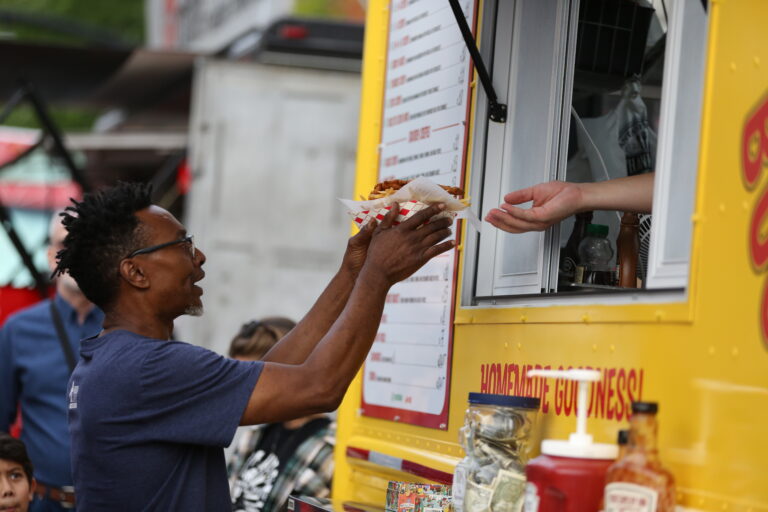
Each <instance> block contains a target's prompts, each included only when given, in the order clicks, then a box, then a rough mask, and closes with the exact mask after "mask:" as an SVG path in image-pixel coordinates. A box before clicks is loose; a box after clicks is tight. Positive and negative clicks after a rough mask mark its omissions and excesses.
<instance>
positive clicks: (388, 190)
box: [368, 180, 464, 200]
mask: <svg viewBox="0 0 768 512" xmlns="http://www.w3.org/2000/svg"><path fill="white" fill-rule="evenodd" d="M410 181H411V180H386V181H382V182H381V183H377V184H376V186H375V187H373V190H372V191H371V193H370V194H368V199H369V200H370V199H381V198H382V197H387V196H391V195H392V194H394V193H395V192H397V191H398V190H400V189H401V188H402V187H404V186H405V185H406V184H407V183H409V182H410ZM440 187H441V188H442V189H443V190H445V191H446V192H448V193H449V194H451V195H452V196H456V197H459V198H461V197H463V196H464V190H463V189H461V188H459V187H448V186H446V185H440Z"/></svg>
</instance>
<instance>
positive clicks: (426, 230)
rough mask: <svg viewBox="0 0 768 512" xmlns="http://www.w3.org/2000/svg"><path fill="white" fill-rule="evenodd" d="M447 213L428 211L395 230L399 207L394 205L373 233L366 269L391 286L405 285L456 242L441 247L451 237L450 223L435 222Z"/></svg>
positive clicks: (438, 207)
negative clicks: (431, 260) (404, 282)
mask: <svg viewBox="0 0 768 512" xmlns="http://www.w3.org/2000/svg"><path fill="white" fill-rule="evenodd" d="M444 209H445V206H444V205H442V204H436V205H432V206H430V207H429V208H426V209H424V210H422V211H420V212H419V213H417V214H416V215H414V216H413V217H411V218H410V219H408V220H406V221H405V222H403V223H401V224H400V225H399V226H392V224H393V223H394V221H395V218H396V217H397V215H398V212H399V210H400V206H399V205H398V204H397V203H395V204H393V205H392V208H391V210H390V212H389V213H388V214H387V216H386V217H384V219H383V220H382V221H381V223H380V224H379V225H378V226H377V227H376V229H375V230H374V231H373V236H372V240H371V243H370V246H369V248H368V257H367V259H366V262H365V265H364V269H366V270H370V271H374V272H377V273H379V274H380V275H382V276H383V277H384V278H385V279H386V281H387V283H388V284H389V285H392V284H395V283H397V282H398V281H402V280H403V279H405V278H406V277H408V276H410V275H411V274H413V273H414V272H416V271H417V270H418V269H419V268H421V267H422V266H423V265H424V264H425V263H426V262H427V261H429V260H430V259H432V258H434V257H435V256H437V255H438V254H441V253H444V252H445V251H448V250H450V249H451V248H452V247H453V246H454V245H455V242H454V241H453V240H449V241H447V242H442V243H439V242H440V241H441V240H444V239H445V238H447V237H448V236H450V234H451V229H450V226H451V224H453V221H452V220H451V219H447V218H440V219H433V220H432V221H430V222H429V223H428V224H425V222H427V221H428V220H429V219H431V218H432V217H433V216H435V215H437V214H438V213H440V212H441V211H443V210H444Z"/></svg>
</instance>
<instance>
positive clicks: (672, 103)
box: [462, 0, 708, 307]
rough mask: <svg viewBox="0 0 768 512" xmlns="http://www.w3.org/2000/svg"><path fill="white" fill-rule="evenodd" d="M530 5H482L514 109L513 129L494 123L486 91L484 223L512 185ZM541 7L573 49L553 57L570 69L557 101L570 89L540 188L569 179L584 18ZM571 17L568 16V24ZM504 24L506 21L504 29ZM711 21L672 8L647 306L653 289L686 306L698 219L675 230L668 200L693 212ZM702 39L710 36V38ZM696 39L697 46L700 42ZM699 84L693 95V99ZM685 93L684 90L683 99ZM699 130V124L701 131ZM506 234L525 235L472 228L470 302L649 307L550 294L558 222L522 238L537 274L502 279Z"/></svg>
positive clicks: (694, 3) (684, 5) (478, 133)
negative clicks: (511, 144) (683, 246)
mask: <svg viewBox="0 0 768 512" xmlns="http://www.w3.org/2000/svg"><path fill="white" fill-rule="evenodd" d="M527 1H528V2H530V1H533V0H491V1H488V2H486V5H485V9H484V13H485V15H484V19H483V27H484V30H483V31H482V32H481V33H482V34H483V38H482V40H481V41H480V49H481V53H482V54H483V57H484V59H485V61H486V63H488V64H489V68H490V69H491V70H492V71H491V74H492V77H493V84H494V87H495V89H496V93H497V95H498V96H499V101H501V102H506V103H507V105H508V108H509V109H510V112H509V116H508V118H507V122H506V124H505V125H499V124H498V123H494V122H492V121H488V119H487V104H488V100H487V97H486V95H485V92H484V91H483V90H482V88H480V87H478V94H477V102H476V109H475V123H474V126H475V134H474V136H475V137H474V143H473V144H474V148H475V149H474V151H473V155H472V160H471V161H472V169H473V172H472V175H471V182H470V191H472V195H473V196H474V198H476V199H477V198H482V199H481V201H477V202H476V203H475V204H474V205H473V208H474V209H475V213H476V214H478V215H479V216H480V217H481V218H483V217H484V216H485V215H486V214H487V212H488V211H489V210H490V209H491V208H495V207H497V206H498V205H499V204H500V203H501V201H502V199H503V195H504V194H505V193H506V192H509V190H506V189H505V188H504V182H505V180H504V179H503V177H504V175H505V174H509V169H510V160H509V155H508V154H505V153H506V152H508V151H509V148H508V147H507V146H508V141H509V139H510V135H511V136H512V137H514V132H513V130H514V129H515V128H516V126H514V124H515V119H516V117H515V112H514V101H515V98H514V94H515V92H516V91H515V89H516V87H515V86H516V85H517V83H516V82H515V81H514V80H513V79H514V78H515V77H516V76H518V75H517V73H519V72H520V69H518V66H519V65H520V62H519V61H520V56H519V52H520V46H519V44H518V43H519V41H520V37H521V36H520V35H519V34H521V30H520V26H521V25H522V24H523V23H524V22H525V23H528V24H529V25H530V24H531V22H530V20H524V19H522V16H521V10H522V6H524V5H525V2H527ZM538 2H539V3H540V4H543V3H546V4H548V5H549V4H551V7H550V8H555V7H556V8H557V9H558V16H560V22H559V23H558V28H559V29H560V30H559V31H556V32H555V34H554V35H553V34H552V32H549V33H547V37H548V38H549V40H550V41H552V38H554V39H555V41H556V44H558V43H562V41H564V40H565V37H566V34H570V36H571V37H570V40H569V41H568V44H567V45H566V49H565V50H566V51H561V52H560V54H559V55H558V57H559V58H555V59H554V60H555V61H556V62H557V65H558V66H560V67H559V69H560V70H563V69H567V72H566V73H564V74H563V75H560V77H559V78H558V77H557V76H556V75H553V77H554V78H553V81H552V87H551V89H550V91H549V95H550V100H551V97H552V95H553V94H555V92H554V91H559V90H561V89H562V88H564V87H565V91H566V93H565V96H564V97H563V101H562V102H561V103H560V105H562V108H560V107H559V106H558V107H557V108H551V109H550V117H549V119H547V120H546V121H545V122H546V123H549V125H550V127H551V128H552V129H551V130H549V133H550V135H551V140H549V141H548V142H549V144H550V148H551V151H552V153H551V154H552V155H558V158H556V159H551V158H550V159H548V160H547V162H546V163H545V164H544V165H542V168H544V169H545V170H546V172H545V173H543V174H542V176H537V177H536V179H535V180H534V183H538V182H541V181H547V180H549V179H563V178H564V176H565V165H566V162H565V157H564V154H563V153H564V152H561V151H558V148H559V147H564V146H561V144H565V141H567V131H568V124H567V122H566V120H567V117H566V119H565V120H564V119H563V116H562V113H563V112H566V113H569V112H570V108H571V97H570V91H571V90H572V81H573V75H574V71H573V68H574V55H575V38H576V27H577V25H576V24H577V22H578V13H577V12H573V13H568V9H567V8H566V6H567V5H569V4H571V2H570V1H568V0H546V1H544V0H538ZM696 8H698V9H699V11H698V12H696V11H695V9H696ZM510 13H513V14H512V17H513V22H512V23H511V24H510V23H509V22H508V21H507V20H508V19H509V17H510ZM563 13H565V14H563ZM697 15H698V16H697ZM503 16H506V17H503ZM563 16H565V19H562V18H563ZM689 19H691V20H693V21H689ZM499 20H505V23H506V25H505V24H502V23H500V22H499ZM707 24H708V16H707V15H706V13H704V12H703V11H702V7H701V2H700V0H677V1H675V2H674V5H673V8H672V12H671V13H670V19H669V28H668V31H667V37H668V40H667V47H666V49H665V65H664V84H663V91H662V105H661V113H660V120H661V121H660V126H659V139H658V140H659V144H658V148H657V159H656V179H655V183H654V216H653V218H654V221H653V225H652V232H651V240H652V243H651V248H650V254H649V264H648V282H647V288H648V289H649V292H648V297H647V299H648V301H649V302H653V301H654V299H653V297H656V298H659V295H658V293H650V290H657V291H658V290H671V291H672V293H667V294H664V300H663V301H664V302H669V301H672V302H674V301H678V302H679V301H682V300H685V293H686V286H687V281H688V272H689V262H690V239H691V233H692V222H691V216H690V215H687V216H684V217H683V218H676V219H673V221H674V224H671V223H670V222H669V215H670V208H669V206H670V203H669V201H670V198H672V197H674V198H675V199H676V200H682V201H685V204H684V209H686V210H687V211H688V212H690V213H691V214H692V213H693V207H694V204H693V202H694V198H695V183H696V176H697V173H698V153H699V140H700V124H701V105H702V89H703V73H704V62H705V56H706V45H701V44H700V41H701V39H700V38H698V37H697V36H698V31H700V30H706V29H707ZM510 32H511V33H510ZM541 32H542V33H543V32H545V31H541ZM704 36H705V38H706V34H704ZM697 41H698V43H697V44H698V46H697V45H696V44H694V43H696V42H697ZM510 45H511V46H510ZM684 57H685V59H684ZM696 85H698V87H696ZM692 86H693V90H694V91H695V94H691V87H692ZM682 91H685V92H686V94H684V95H682V97H681V92H682ZM555 121H557V122H555ZM555 125H557V126H555ZM683 125H684V126H686V127H687V129H686V130H682V129H681V128H679V127H681V126H683ZM691 126H694V127H695V130H694V129H692V128H691ZM680 145H685V147H686V148H687V151H680V149H679V148H680ZM676 147H677V149H676ZM500 148H503V149H500ZM673 177H674V179H673ZM489 185H494V186H496V187H497V188H496V190H493V189H492V188H488V187H489ZM510 190H511V189H510ZM488 192H490V193H488ZM678 204H679V203H678ZM504 236H516V237H521V235H509V234H507V233H503V232H501V231H500V230H497V229H495V228H494V227H493V226H491V225H489V224H488V223H486V222H483V228H482V232H478V231H476V230H475V229H474V228H472V227H471V226H468V227H467V239H466V241H465V243H464V245H465V265H466V266H465V271H464V283H463V286H462V291H463V293H462V306H464V307H469V306H476V305H479V306H488V305H494V304H501V303H503V304H507V305H522V304H526V305H533V304H537V303H539V302H542V303H543V302H546V303H547V304H572V303H584V302H587V303H627V302H638V301H640V302H646V299H645V298H642V297H638V294H639V295H642V294H643V293H644V291H642V290H634V292H633V293H631V294H626V295H616V294H615V293H610V294H591V295H589V296H587V297H585V296H581V297H576V296H566V297H561V296H553V295H551V294H542V293H541V292H542V290H549V289H551V288H554V287H555V284H556V279H557V270H558V269H557V261H558V251H559V247H558V244H557V241H558V240H559V226H554V227H553V228H550V229H549V230H547V231H546V232H545V233H537V234H535V235H534V236H532V237H531V238H532V239H534V241H533V242H524V241H523V240H522V238H518V242H519V243H536V244H538V255H539V259H538V267H537V272H536V273H535V275H534V276H533V277H532V276H531V275H527V276H523V278H520V277H519V276H504V275H501V272H500V264H499V261H500V258H502V257H503V252H504V251H503V245H502V242H501V240H502V237H504ZM678 237H683V238H684V239H685V240H687V244H688V245H687V247H688V249H687V257H686V258H679V257H678V258H675V257H673V255H670V254H669V248H670V244H671V242H674V241H675V240H676V239H678ZM536 295H538V297H537V296H536ZM622 297H623V298H622Z"/></svg>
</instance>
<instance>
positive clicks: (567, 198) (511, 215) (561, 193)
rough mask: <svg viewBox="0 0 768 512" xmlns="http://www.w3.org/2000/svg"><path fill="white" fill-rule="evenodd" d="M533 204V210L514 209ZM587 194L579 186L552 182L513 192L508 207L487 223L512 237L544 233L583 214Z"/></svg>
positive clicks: (493, 214)
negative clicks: (567, 219) (584, 195)
mask: <svg viewBox="0 0 768 512" xmlns="http://www.w3.org/2000/svg"><path fill="white" fill-rule="evenodd" d="M528 201H533V205H532V206H531V208H527V209H526V208H519V207H517V206H514V205H516V204H520V203H526V202H528ZM582 203H583V192H582V190H581V187H580V186H579V184H577V183H568V182H566V181H550V182H548V183H540V184H538V185H534V186H533V187H529V188H524V189H520V190H516V191H514V192H510V193H509V194H507V195H505V196H504V203H503V204H502V205H501V206H499V208H494V209H492V210H491V211H490V212H488V215H486V217H485V220H486V221H488V222H490V223H491V224H493V225H494V226H496V227H497V228H499V229H502V230H504V231H507V232H509V233H525V232H528V231H544V230H545V229H547V228H548V227H549V226H551V225H553V224H555V223H557V222H560V221H561V220H563V219H564V218H566V217H569V216H571V215H573V214H574V213H577V212H579V211H581V207H582Z"/></svg>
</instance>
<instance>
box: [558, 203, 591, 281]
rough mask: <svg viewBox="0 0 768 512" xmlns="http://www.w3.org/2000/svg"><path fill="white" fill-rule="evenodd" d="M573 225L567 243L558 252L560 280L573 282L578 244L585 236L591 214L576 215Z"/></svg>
mask: <svg viewBox="0 0 768 512" xmlns="http://www.w3.org/2000/svg"><path fill="white" fill-rule="evenodd" d="M575 219H576V220H575V221H574V223H573V231H571V236H569V237H568V241H567V242H566V244H565V247H563V250H562V251H560V259H561V261H560V272H561V274H562V278H561V279H563V278H564V279H566V280H567V281H570V282H575V281H574V280H575V278H576V265H577V264H578V262H579V243H580V242H581V240H582V239H583V238H584V237H585V236H586V235H587V225H588V224H590V223H591V222H592V212H581V213H577V214H576V216H575Z"/></svg>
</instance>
